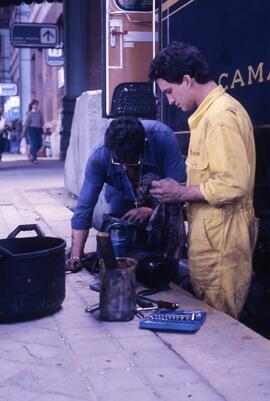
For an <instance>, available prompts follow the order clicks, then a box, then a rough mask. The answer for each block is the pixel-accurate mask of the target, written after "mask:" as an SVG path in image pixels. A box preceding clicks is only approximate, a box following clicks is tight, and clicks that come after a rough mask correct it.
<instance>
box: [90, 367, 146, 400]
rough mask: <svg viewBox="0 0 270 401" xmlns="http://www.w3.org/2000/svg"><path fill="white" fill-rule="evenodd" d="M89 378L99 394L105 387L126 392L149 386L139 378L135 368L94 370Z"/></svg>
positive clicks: (108, 389) (109, 389)
mask: <svg viewBox="0 0 270 401" xmlns="http://www.w3.org/2000/svg"><path fill="white" fill-rule="evenodd" d="M89 380H90V381H91V383H92V386H93V389H94V391H95V392H96V393H97V394H98V395H100V394H102V393H103V391H104V390H105V389H106V391H108V392H109V391H119V392H123V391H124V392H125V391H130V390H136V389H145V388H147V386H146V384H145V383H144V382H143V380H141V379H140V378H139V375H138V374H137V373H136V370H134V369H133V368H130V369H129V370H127V369H125V370H122V369H114V370H104V371H100V372H97V371H94V372H92V374H91V378H89Z"/></svg>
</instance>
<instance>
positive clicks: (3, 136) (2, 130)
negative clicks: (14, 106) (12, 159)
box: [0, 111, 6, 161]
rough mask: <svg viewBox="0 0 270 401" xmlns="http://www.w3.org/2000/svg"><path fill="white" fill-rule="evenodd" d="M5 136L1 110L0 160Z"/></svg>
mask: <svg viewBox="0 0 270 401" xmlns="http://www.w3.org/2000/svg"><path fill="white" fill-rule="evenodd" d="M5 145H6V138H5V118H4V116H3V112H2V111H0V161H1V160H2V153H3V152H4V150H5Z"/></svg>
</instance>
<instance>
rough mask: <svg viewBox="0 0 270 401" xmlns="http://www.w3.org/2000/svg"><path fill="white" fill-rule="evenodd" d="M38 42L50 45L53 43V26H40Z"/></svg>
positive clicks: (54, 40) (54, 34)
mask: <svg viewBox="0 0 270 401" xmlns="http://www.w3.org/2000/svg"><path fill="white" fill-rule="evenodd" d="M40 42H41V43H47V44H50V45H52V44H54V43H55V42H56V30H55V29H54V28H41V29H40Z"/></svg>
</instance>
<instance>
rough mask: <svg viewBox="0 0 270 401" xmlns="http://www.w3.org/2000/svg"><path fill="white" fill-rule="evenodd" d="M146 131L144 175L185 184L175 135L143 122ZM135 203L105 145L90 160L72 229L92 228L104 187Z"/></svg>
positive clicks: (182, 164) (184, 174)
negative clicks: (93, 217)
mask: <svg viewBox="0 0 270 401" xmlns="http://www.w3.org/2000/svg"><path fill="white" fill-rule="evenodd" d="M141 122H142V124H143V126H144V128H145V131H146V142H145V148H144V155H143V167H142V175H144V174H146V173H154V174H156V175H158V176H159V177H160V178H165V177H171V178H174V179H175V180H176V181H178V182H185V181H186V168H185V162H184V159H183V157H182V155H181V151H180V148H179V144H178V141H177V139H176V137H175V135H174V133H173V131H172V130H171V129H170V128H169V127H168V126H166V125H165V124H163V123H161V122H159V121H152V120H142V121H141ZM105 183H106V184H108V185H109V186H111V187H113V188H114V190H117V191H118V192H119V193H121V194H122V196H123V197H124V198H125V199H127V200H129V201H133V195H132V193H131V190H130V188H129V186H128V185H127V180H126V179H125V176H124V174H123V167H122V166H121V165H115V164H112V163H111V152H110V151H109V149H108V148H107V147H106V146H105V145H104V138H103V140H102V143H101V144H100V146H98V148H97V149H96V150H95V151H94V152H93V153H92V155H91V156H90V157H89V159H88V162H87V165H86V168H85V178H84V182H83V185H82V188H81V191H80V195H79V198H78V202H77V206H76V208H75V211H74V215H73V217H72V219H71V225H72V228H73V229H77V230H85V229H89V228H90V227H91V225H92V215H93V211H94V208H95V206H96V203H97V201H98V197H99V194H100V192H101V190H102V187H103V185H104V184H105Z"/></svg>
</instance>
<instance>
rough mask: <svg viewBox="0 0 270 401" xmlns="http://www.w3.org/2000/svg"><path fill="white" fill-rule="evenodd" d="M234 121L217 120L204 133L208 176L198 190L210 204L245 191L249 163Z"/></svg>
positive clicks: (218, 202) (219, 202)
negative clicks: (205, 133)
mask: <svg viewBox="0 0 270 401" xmlns="http://www.w3.org/2000/svg"><path fill="white" fill-rule="evenodd" d="M242 135H243V134H242V133H241V128H240V127H239V125H238V122H237V121H236V120H234V119H229V118H227V119H220V121H217V122H216V123H214V124H212V126H211V127H210V130H209V131H208V132H207V135H206V150H207V157H208V162H209V165H208V169H209V172H210V174H209V175H210V177H209V179H208V180H206V181H205V182H203V183H202V184H201V185H200V190H201V192H202V194H203V195H204V197H205V199H206V200H207V201H208V202H209V204H210V205H211V206H217V207H218V206H221V205H222V204H224V203H231V202H233V201H234V200H237V199H239V198H241V197H243V196H245V195H246V194H247V192H248V186H249V175H250V171H251V169H250V164H249V161H248V157H247V150H246V144H245V142H244V138H243V136H242Z"/></svg>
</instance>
